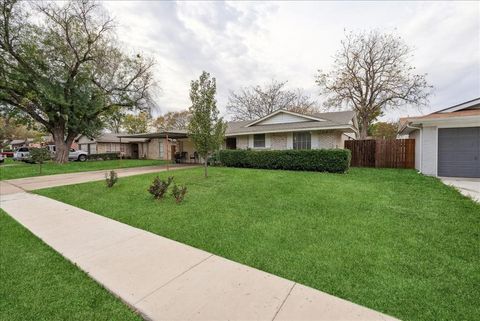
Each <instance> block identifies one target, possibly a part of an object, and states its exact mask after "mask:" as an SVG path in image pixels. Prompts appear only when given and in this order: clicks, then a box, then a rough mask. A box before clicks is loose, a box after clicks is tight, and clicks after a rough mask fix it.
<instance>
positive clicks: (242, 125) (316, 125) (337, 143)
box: [225, 109, 357, 150]
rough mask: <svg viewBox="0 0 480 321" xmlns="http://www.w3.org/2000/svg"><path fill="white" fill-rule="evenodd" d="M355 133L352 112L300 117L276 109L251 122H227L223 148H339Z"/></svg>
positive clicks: (353, 136) (296, 114) (354, 118)
mask: <svg viewBox="0 0 480 321" xmlns="http://www.w3.org/2000/svg"><path fill="white" fill-rule="evenodd" d="M356 132H357V125H356V117H355V113H354V112H353V111H341V112H329V113H317V114H312V115H303V114H298V113H294V112H291V111H287V110H282V109H280V110H277V111H275V112H273V113H271V114H269V115H267V116H265V117H262V118H260V119H257V120H254V121H251V120H249V121H236V122H229V123H228V127H227V131H226V133H225V136H226V141H225V148H228V149H236V148H238V149H246V148H251V149H275V150H279V149H319V148H343V145H344V144H343V142H344V141H345V140H347V139H352V138H355V135H356Z"/></svg>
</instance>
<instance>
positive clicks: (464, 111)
mask: <svg viewBox="0 0 480 321" xmlns="http://www.w3.org/2000/svg"><path fill="white" fill-rule="evenodd" d="M472 117H478V118H479V124H480V98H477V99H473V100H469V101H467V102H464V103H461V104H458V105H455V106H452V107H447V108H444V109H441V110H439V111H436V112H434V113H431V114H428V115H424V116H416V117H402V118H400V127H399V133H401V134H408V133H410V132H411V131H412V130H413V129H414V128H411V127H409V126H413V127H416V126H419V125H421V124H424V123H428V122H435V121H448V120H450V119H452V120H453V119H464V118H465V119H468V118H472ZM472 119H475V118H472Z"/></svg>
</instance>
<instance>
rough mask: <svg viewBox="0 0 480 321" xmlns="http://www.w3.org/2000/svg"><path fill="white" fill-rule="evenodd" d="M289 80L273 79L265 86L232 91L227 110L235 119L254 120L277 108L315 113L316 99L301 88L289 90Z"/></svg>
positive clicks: (302, 112)
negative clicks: (236, 91)
mask: <svg viewBox="0 0 480 321" xmlns="http://www.w3.org/2000/svg"><path fill="white" fill-rule="evenodd" d="M286 83H287V82H286V81H284V82H278V81H275V80H273V81H272V82H271V83H269V84H267V85H266V86H264V87H261V86H252V87H246V88H242V89H241V90H240V91H239V92H238V93H235V92H231V93H230V97H229V101H228V105H227V110H228V112H229V113H230V114H231V115H232V118H233V120H252V119H257V118H261V117H264V116H266V115H268V114H270V113H272V112H274V111H275V110H278V109H286V110H290V111H294V112H297V113H301V114H312V113H315V112H316V111H317V110H316V107H315V101H314V100H312V99H311V97H310V96H309V95H307V94H306V93H304V92H302V90H300V89H296V90H288V89H286V88H285V84H286Z"/></svg>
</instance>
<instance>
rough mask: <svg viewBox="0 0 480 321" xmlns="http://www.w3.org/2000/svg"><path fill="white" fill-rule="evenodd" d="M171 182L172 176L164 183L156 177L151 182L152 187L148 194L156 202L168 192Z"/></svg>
mask: <svg viewBox="0 0 480 321" xmlns="http://www.w3.org/2000/svg"><path fill="white" fill-rule="evenodd" d="M172 181H173V176H170V177H169V178H168V179H167V180H166V181H164V180H161V179H160V178H159V177H158V176H157V177H155V179H154V180H153V182H152V185H150V187H149V188H148V191H149V192H150V194H152V195H153V197H154V198H155V199H157V200H159V199H161V198H163V196H164V195H165V193H166V192H167V190H168V187H169V186H170V184H171V183H172Z"/></svg>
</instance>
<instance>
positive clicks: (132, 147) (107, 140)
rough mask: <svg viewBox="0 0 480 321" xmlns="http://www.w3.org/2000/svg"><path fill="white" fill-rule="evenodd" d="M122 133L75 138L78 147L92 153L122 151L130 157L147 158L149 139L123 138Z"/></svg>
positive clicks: (124, 155)
mask: <svg viewBox="0 0 480 321" xmlns="http://www.w3.org/2000/svg"><path fill="white" fill-rule="evenodd" d="M119 136H121V135H120V134H110V133H104V134H101V135H100V136H98V137H95V138H93V137H88V136H86V135H80V136H79V137H77V139H76V140H75V142H76V144H78V149H80V150H83V151H85V152H87V153H88V154H89V155H90V154H102V153H117V152H118V153H121V155H122V156H123V157H128V158H147V156H148V153H147V149H148V147H147V145H148V139H145V138H132V137H128V138H121V137H119Z"/></svg>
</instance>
